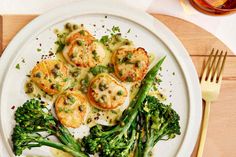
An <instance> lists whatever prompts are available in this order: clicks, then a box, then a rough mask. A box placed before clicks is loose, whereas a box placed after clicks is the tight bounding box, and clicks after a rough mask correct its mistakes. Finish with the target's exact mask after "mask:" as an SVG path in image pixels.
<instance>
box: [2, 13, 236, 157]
mask: <svg viewBox="0 0 236 157" xmlns="http://www.w3.org/2000/svg"><path fill="white" fill-rule="evenodd" d="M153 16H154V17H155V18H157V19H159V20H160V21H162V22H163V23H164V24H165V25H167V27H169V29H170V30H172V31H173V32H174V33H175V34H176V36H177V37H178V38H179V39H180V40H181V41H182V43H183V45H184V46H185V48H186V49H187V50H188V52H189V54H190V56H191V58H192V61H193V63H194V65H195V67H196V70H197V72H198V74H200V72H201V69H202V65H203V62H204V60H205V59H206V57H207V56H208V55H209V53H210V51H211V49H212V48H216V49H220V50H224V51H228V52H229V55H228V58H227V61H226V66H225V71H224V77H223V84H222V88H221V93H220V96H219V99H218V100H217V101H216V102H214V103H212V106H211V113H210V121H209V127H208V135H207V141H206V145H205V149H204V157H235V156H236V103H235V102H236V56H235V55H233V53H232V52H231V51H230V50H229V48H228V47H227V46H225V45H224V43H222V42H221V41H220V40H219V39H217V38H216V37H215V36H213V35H212V34H210V33H209V32H207V31H205V30H204V29H202V28H200V27H198V26H196V25H194V24H192V23H189V22H187V21H184V20H182V19H178V18H175V17H171V16H166V15H159V14H153ZM35 17H36V15H2V16H0V42H1V44H0V54H1V52H3V50H4V48H5V47H6V46H7V44H8V43H9V42H10V40H11V39H12V37H14V35H15V34H16V33H17V32H18V31H19V30H20V29H21V28H22V27H23V26H25V25H26V24H27V23H28V22H30V21H31V20H32V19H34V18H35ZM235 53H236V52H235ZM199 105H201V104H199ZM196 148H197V144H196V147H195V150H194V151H193V153H192V155H191V157H196Z"/></svg>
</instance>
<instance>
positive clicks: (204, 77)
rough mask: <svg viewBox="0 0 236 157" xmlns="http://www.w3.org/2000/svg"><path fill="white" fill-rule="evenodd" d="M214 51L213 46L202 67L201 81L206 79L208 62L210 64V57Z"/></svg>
mask: <svg viewBox="0 0 236 157" xmlns="http://www.w3.org/2000/svg"><path fill="white" fill-rule="evenodd" d="M214 51H215V50H214V48H213V49H212V50H211V54H210V56H209V57H208V59H207V62H206V65H205V68H204V70H203V73H202V77H201V81H203V80H206V74H207V71H208V67H209V64H210V62H211V58H212V56H213V53H214Z"/></svg>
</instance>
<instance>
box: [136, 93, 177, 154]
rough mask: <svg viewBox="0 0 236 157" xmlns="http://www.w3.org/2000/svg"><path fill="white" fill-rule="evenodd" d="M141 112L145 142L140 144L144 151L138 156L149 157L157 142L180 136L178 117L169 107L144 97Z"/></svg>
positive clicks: (149, 97) (151, 97) (150, 97)
mask: <svg viewBox="0 0 236 157" xmlns="http://www.w3.org/2000/svg"><path fill="white" fill-rule="evenodd" d="M141 112H142V118H143V122H144V124H143V126H142V127H143V130H144V132H145V133H144V135H143V139H145V140H143V142H142V145H143V146H142V149H143V150H144V151H143V152H142V155H140V156H142V157H149V156H151V150H152V148H153V147H154V146H155V144H156V143H157V142H158V141H160V140H169V139H172V138H174V137H175V136H176V135H180V125H179V115H178V114H177V113H176V111H175V110H174V109H172V108H171V105H165V104H163V103H161V102H160V101H159V100H158V99H157V98H156V97H153V96H147V97H146V99H145V101H144V103H143V107H142V110H141ZM137 156H138V155H137Z"/></svg>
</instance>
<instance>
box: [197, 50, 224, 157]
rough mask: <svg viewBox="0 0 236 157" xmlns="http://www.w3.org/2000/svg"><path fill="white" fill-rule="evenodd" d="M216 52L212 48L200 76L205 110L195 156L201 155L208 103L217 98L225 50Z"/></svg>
mask: <svg viewBox="0 0 236 157" xmlns="http://www.w3.org/2000/svg"><path fill="white" fill-rule="evenodd" d="M214 53H215V54H214ZM218 53H219V50H216V52H215V50H214V49H212V51H211V54H210V56H209V58H208V60H207V62H206V65H205V68H204V70H203V74H202V77H201V90H202V98H203V100H204V101H205V110H204V116H203V121H202V131H201V135H200V136H201V137H200V144H199V147H198V152H197V157H202V154H203V148H204V144H205V141H206V134H207V126H208V119H209V114H210V104H211V102H213V101H215V100H216V99H217V98H218V96H219V93H220V87H221V82H222V73H223V69H224V65H225V60H226V56H227V52H225V53H224V52H223V51H221V52H220V55H219V56H218ZM223 53H224V54H223Z"/></svg>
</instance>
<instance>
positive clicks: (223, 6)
mask: <svg viewBox="0 0 236 157" xmlns="http://www.w3.org/2000/svg"><path fill="white" fill-rule="evenodd" d="M190 3H191V4H192V5H193V7H194V8H196V9H197V10H199V11H201V12H203V13H206V14H210V15H223V14H229V13H233V12H236V0H190Z"/></svg>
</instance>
